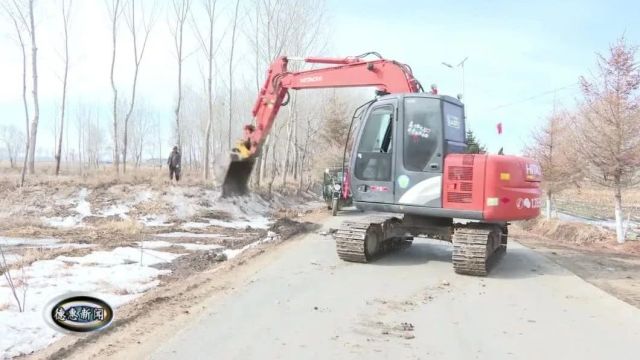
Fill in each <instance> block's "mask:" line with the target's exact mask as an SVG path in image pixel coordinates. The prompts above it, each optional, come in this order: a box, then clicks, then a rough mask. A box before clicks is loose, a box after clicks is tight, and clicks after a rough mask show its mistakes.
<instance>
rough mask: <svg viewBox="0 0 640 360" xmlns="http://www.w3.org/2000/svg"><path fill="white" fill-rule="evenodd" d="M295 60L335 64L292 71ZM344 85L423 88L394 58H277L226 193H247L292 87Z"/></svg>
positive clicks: (235, 157)
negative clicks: (290, 63)
mask: <svg viewBox="0 0 640 360" xmlns="http://www.w3.org/2000/svg"><path fill="white" fill-rule="evenodd" d="M294 60H302V61H304V62H306V63H311V64H328V65H333V66H329V67H324V68H319V69H313V70H305V71H299V72H288V71H287V64H288V63H289V61H294ZM341 87H375V88H376V89H377V92H378V93H379V94H389V93H411V92H419V91H421V90H422V87H421V85H420V83H419V82H418V80H416V79H415V78H414V77H413V74H412V72H411V68H410V67H409V66H407V65H405V64H401V63H398V62H396V61H392V60H386V59H381V58H380V59H377V60H371V61H367V60H364V59H363V58H362V57H347V58H342V59H340V58H317V57H310V58H303V59H300V58H287V57H279V58H277V59H276V60H275V61H274V62H273V63H272V64H271V66H270V67H269V70H268V71H267V78H266V80H265V82H264V84H263V85H262V88H261V89H260V93H259V94H258V98H257V99H256V102H255V104H254V106H253V110H252V114H253V116H254V118H255V128H254V130H253V132H252V133H251V134H250V135H249V136H248V139H243V140H242V141H241V142H240V143H239V144H238V146H237V147H236V148H235V149H234V152H233V154H232V161H231V163H230V165H229V169H228V170H227V174H226V176H225V179H224V183H223V186H222V195H223V196H230V195H243V194H245V193H246V192H247V183H248V181H249V177H250V176H251V172H252V170H253V167H254V164H255V159H256V157H257V156H258V154H259V152H260V149H261V148H262V145H263V144H264V141H265V140H266V138H267V136H268V135H269V132H270V131H271V127H272V126H273V122H274V120H275V118H276V115H277V114H278V111H279V110H280V107H281V106H283V105H285V104H286V103H285V101H286V100H287V98H288V92H289V90H300V89H323V88H341ZM246 144H249V146H248V147H247V146H246Z"/></svg>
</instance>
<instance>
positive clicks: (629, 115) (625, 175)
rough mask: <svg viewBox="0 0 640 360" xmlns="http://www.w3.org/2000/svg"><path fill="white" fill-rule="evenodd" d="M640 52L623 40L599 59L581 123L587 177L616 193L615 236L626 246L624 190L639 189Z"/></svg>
mask: <svg viewBox="0 0 640 360" xmlns="http://www.w3.org/2000/svg"><path fill="white" fill-rule="evenodd" d="M637 49H638V48H637V47H636V46H632V45H629V44H628V43H627V42H626V40H625V39H624V37H621V38H619V39H618V40H617V41H616V42H615V43H614V44H612V45H611V46H610V47H609V54H607V55H608V56H607V57H605V56H603V55H600V54H599V55H598V59H597V65H598V68H597V72H596V73H595V74H594V75H593V76H592V79H591V80H587V79H586V78H585V77H582V78H581V79H580V80H581V84H582V93H583V95H584V101H583V104H582V109H581V111H580V113H579V116H578V120H577V121H576V126H575V129H576V132H577V134H578V140H579V141H577V144H578V146H579V147H580V151H581V153H582V154H583V156H584V158H585V162H586V164H587V170H588V172H587V176H588V177H589V178H590V179H591V180H592V181H594V182H596V183H598V184H600V185H602V186H605V187H608V188H610V189H612V190H613V195H614V207H615V217H616V235H617V240H618V242H619V243H623V242H624V240H625V239H624V233H623V226H622V222H623V214H622V190H623V189H625V188H627V187H630V186H633V185H636V184H638V183H640V173H639V169H640V136H638V134H640V110H639V109H640V97H639V95H640V94H639V91H638V89H639V88H640V68H638V64H637V62H636V58H635V56H636V52H637Z"/></svg>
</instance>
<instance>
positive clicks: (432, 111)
mask: <svg viewBox="0 0 640 360" xmlns="http://www.w3.org/2000/svg"><path fill="white" fill-rule="evenodd" d="M401 109H402V121H399V122H398V126H397V130H396V131H397V135H396V138H397V140H398V141H397V143H398V146H397V148H398V150H397V151H396V167H395V189H396V191H395V196H394V201H395V203H396V204H399V205H412V206H423V207H442V173H443V170H442V169H443V161H444V160H443V159H444V152H443V134H442V132H443V129H442V101H441V99H440V98H438V97H428V96H410V95H409V96H406V97H404V99H403V100H402V107H401Z"/></svg>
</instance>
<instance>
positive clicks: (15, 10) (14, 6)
mask: <svg viewBox="0 0 640 360" xmlns="http://www.w3.org/2000/svg"><path fill="white" fill-rule="evenodd" d="M2 8H3V10H4V12H5V14H6V15H7V16H8V17H9V19H10V20H11V23H12V24H13V26H14V29H15V32H16V37H17V40H18V45H19V46H20V50H21V53H22V104H23V107H24V119H25V134H26V136H25V144H24V146H25V151H24V160H23V164H22V172H21V175H20V186H24V180H25V176H26V173H27V159H28V156H29V149H30V146H29V143H30V140H29V134H30V132H29V118H30V115H29V103H28V100H27V51H26V43H25V39H24V37H25V33H27V34H28V23H27V20H26V16H25V14H24V13H25V11H24V9H23V8H21V7H20V6H19V5H18V3H17V2H16V1H13V2H12V3H9V1H8V0H7V1H5V2H3V3H2Z"/></svg>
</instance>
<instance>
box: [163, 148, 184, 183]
mask: <svg viewBox="0 0 640 360" xmlns="http://www.w3.org/2000/svg"><path fill="white" fill-rule="evenodd" d="M181 160H182V159H181V156H180V151H178V147H177V146H174V147H173V151H171V155H169V160H167V165H169V179H171V180H173V178H174V175H175V179H176V181H179V180H180V162H181Z"/></svg>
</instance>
